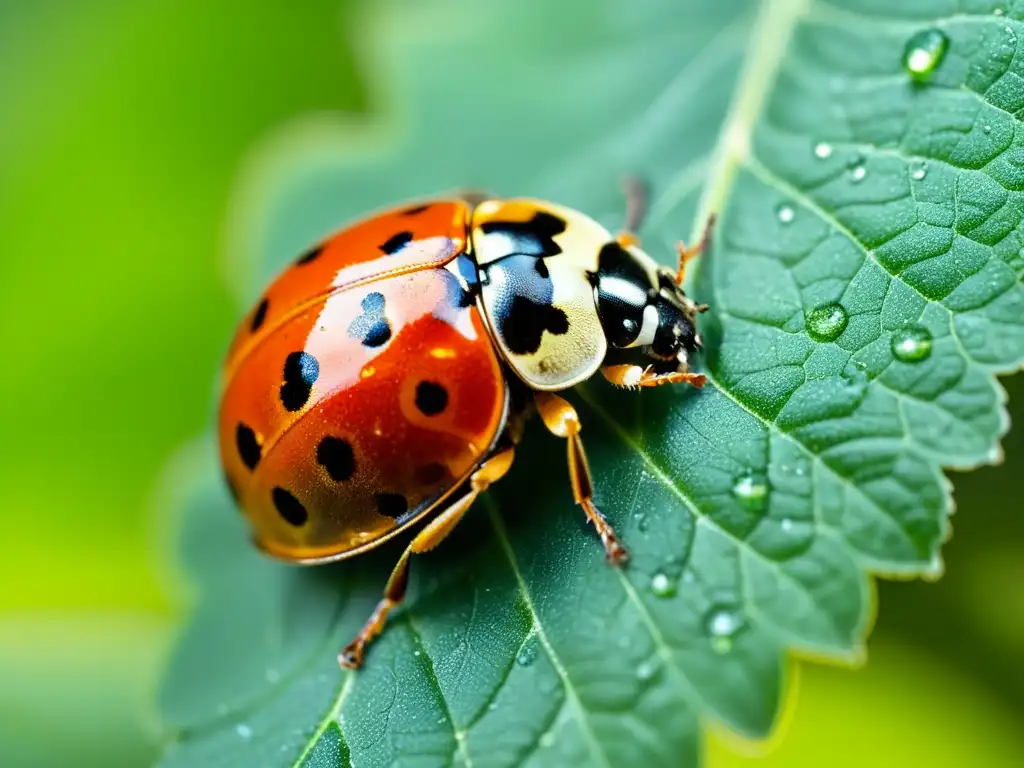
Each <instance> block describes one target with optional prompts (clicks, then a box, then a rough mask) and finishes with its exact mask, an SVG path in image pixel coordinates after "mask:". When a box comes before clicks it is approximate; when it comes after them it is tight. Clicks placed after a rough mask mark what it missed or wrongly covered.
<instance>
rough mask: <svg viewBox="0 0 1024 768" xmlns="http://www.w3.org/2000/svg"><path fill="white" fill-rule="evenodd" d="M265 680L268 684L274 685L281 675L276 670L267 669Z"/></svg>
mask: <svg viewBox="0 0 1024 768" xmlns="http://www.w3.org/2000/svg"><path fill="white" fill-rule="evenodd" d="M266 678H267V682H268V683H276V682H277V681H278V680H280V679H281V673H280V672H278V671H277V670H276V669H268V670H267V674H266Z"/></svg>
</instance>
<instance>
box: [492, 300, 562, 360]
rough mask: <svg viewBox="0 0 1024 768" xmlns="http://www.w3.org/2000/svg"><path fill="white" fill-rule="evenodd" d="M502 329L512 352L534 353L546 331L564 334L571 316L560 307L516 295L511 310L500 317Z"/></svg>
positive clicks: (520, 353) (500, 327) (504, 338)
mask: <svg viewBox="0 0 1024 768" xmlns="http://www.w3.org/2000/svg"><path fill="white" fill-rule="evenodd" d="M499 330H500V331H501V338H502V340H503V341H504V342H505V344H506V346H507V347H508V348H509V350H510V351H511V352H514V353H515V354H517V355H532V354H533V353H534V352H536V351H537V350H538V349H540V342H541V337H542V336H543V335H544V331H548V332H549V333H553V334H555V335H556V336H561V335H562V334H564V333H566V332H567V331H568V330H569V318H568V317H567V316H566V314H565V311H564V310H561V309H559V308H558V307H552V306H551V305H550V304H538V303H537V302H535V301H532V300H530V299H529V298H527V297H526V296H522V295H517V296H514V297H513V298H512V301H511V303H510V305H509V308H508V311H507V312H506V313H505V314H504V315H503V317H501V318H499Z"/></svg>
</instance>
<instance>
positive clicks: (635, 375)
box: [601, 365, 708, 389]
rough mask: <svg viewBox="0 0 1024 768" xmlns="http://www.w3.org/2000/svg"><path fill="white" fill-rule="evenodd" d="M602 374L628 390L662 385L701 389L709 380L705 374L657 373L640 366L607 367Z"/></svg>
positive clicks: (602, 370) (617, 385)
mask: <svg viewBox="0 0 1024 768" xmlns="http://www.w3.org/2000/svg"><path fill="white" fill-rule="evenodd" d="M601 374H602V375H603V376H604V377H605V378H606V379H608V381H610V382H611V383H612V384H614V385H615V386H616V387H624V388H626V389H632V388H634V387H637V388H640V387H658V386H661V385H662V384H689V385H690V386H692V387H696V388H697V389H700V388H701V387H703V386H704V385H705V384H706V383H707V380H708V379H707V376H705V375H704V374H703V373H689V372H683V371H669V372H668V373H655V372H654V370H653V369H652V368H650V367H647V368H641V367H640V366H639V365H606V366H604V368H602V369H601Z"/></svg>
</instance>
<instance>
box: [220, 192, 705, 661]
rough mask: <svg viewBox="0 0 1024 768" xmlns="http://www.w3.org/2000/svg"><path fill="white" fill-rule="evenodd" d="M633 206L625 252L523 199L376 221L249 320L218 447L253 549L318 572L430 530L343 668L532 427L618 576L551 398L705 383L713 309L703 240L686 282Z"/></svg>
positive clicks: (231, 367) (570, 417) (279, 290)
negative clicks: (692, 288) (697, 270)
mask: <svg viewBox="0 0 1024 768" xmlns="http://www.w3.org/2000/svg"><path fill="white" fill-rule="evenodd" d="M628 191H629V194H628V205H627V215H626V229H625V231H624V232H622V233H620V234H619V235H618V236H616V237H613V236H612V235H610V234H609V233H608V231H607V230H605V229H604V228H603V227H602V226H601V225H599V224H598V223H597V222H595V221H594V220H593V219H591V218H589V217H588V216H585V215H584V214H582V213H579V212H578V211H574V210H571V209H569V208H565V207H563V206H559V205H555V204H552V203H548V202H543V201H540V200H530V199H510V200H500V199H478V198H474V197H472V196H470V195H466V196H464V197H463V198H460V199H450V200H435V201H430V202H426V203H423V204H417V205H415V206H411V207H407V208H402V209H394V210H390V211H387V212H384V213H381V214H378V215H375V216H371V217H369V218H366V219H364V220H362V221H360V222H358V223H356V224H353V225H352V226H350V227H348V228H346V229H343V230H341V231H340V232H338V233H336V234H334V235H333V236H331V237H329V238H327V239H326V240H324V241H323V242H321V243H320V244H318V245H316V246H314V247H313V248H311V249H310V250H309V251H307V252H306V253H304V254H303V255H302V256H301V257H299V258H298V260H296V261H295V262H294V263H293V264H292V265H291V266H289V267H288V268H287V269H286V270H285V271H284V272H283V273H282V274H281V275H280V276H279V277H278V278H277V279H276V280H275V281H274V282H273V283H272V284H271V285H270V287H269V288H268V289H267V291H266V293H265V294H264V295H263V298H262V299H260V301H259V302H258V303H257V304H256V306H255V307H254V308H253V310H252V311H251V312H250V313H249V314H248V315H247V316H246V318H245V319H244V321H243V322H242V324H241V326H240V328H239V329H238V331H237V332H236V334H235V337H234V340H233V341H232V344H231V347H230V349H229V352H228V356H227V361H226V364H225V370H224V387H223V394H222V399H221V405H220V414H219V427H218V436H219V442H220V455H221V461H222V463H223V468H224V472H225V475H226V478H227V482H228V485H229V487H230V489H231V491H232V493H233V495H234V497H235V499H236V500H237V502H238V504H239V505H240V506H241V507H242V509H243V510H244V511H245V514H246V516H247V518H248V520H249V522H250V523H251V525H252V527H253V529H254V531H255V540H256V543H257V545H258V546H259V547H260V548H261V549H263V550H264V551H266V552H267V553H269V554H270V555H273V556H276V557H279V558H282V559H284V560H288V561H291V562H298V563H324V562H330V561H334V560H340V559H343V558H346V557H351V556H352V555H356V554H358V553H360V552H365V551H366V550H368V549H371V548H373V547H375V546H377V545H378V544H380V543H382V542H384V541H386V540H387V539H390V538H391V537H392V536H394V535H395V534H397V533H399V532H400V531H402V530H404V529H406V528H408V527H409V526H411V525H412V524H413V523H416V522H418V521H423V520H426V519H427V518H429V521H428V522H427V523H426V525H425V526H424V527H423V528H422V529H421V530H420V531H419V533H417V534H416V536H415V538H413V540H412V542H411V543H410V544H409V546H408V547H407V548H406V550H405V552H404V553H403V554H402V556H401V558H400V559H399V561H398V563H397V565H396V566H395V568H394V571H393V572H392V574H391V578H390V579H389V580H388V583H387V586H386V588H385V591H384V598H383V599H382V600H381V601H380V602H379V603H378V605H377V608H376V610H375V611H374V612H373V615H372V616H371V617H370V618H369V620H368V621H367V623H366V625H365V626H364V627H363V629H362V631H361V632H360V633H359V635H358V636H357V637H356V638H355V640H353V641H352V642H351V643H350V644H349V645H348V647H346V648H345V649H344V650H343V651H342V652H341V654H340V655H339V657H338V659H339V662H340V663H341V664H342V665H343V666H345V667H349V668H355V667H358V666H359V665H360V664H361V663H362V659H363V653H364V650H365V648H366V645H367V643H369V642H370V641H371V640H372V639H373V638H374V637H375V636H377V635H378V634H379V633H380V632H381V631H382V629H383V628H384V624H385V622H386V620H387V617H388V614H389V613H390V612H391V611H392V610H393V609H394V608H395V606H397V605H398V604H399V603H400V602H401V601H402V597H403V595H404V593H405V588H406V584H407V581H408V570H409V559H410V557H411V556H412V555H413V554H415V553H420V552H426V551H427V550H430V549H433V548H434V547H435V546H437V544H438V543H440V542H441V540H442V539H443V538H444V537H445V536H446V535H447V534H448V533H449V532H450V531H451V530H452V529H453V528H454V527H455V525H456V524H457V523H458V522H459V520H460V519H462V517H463V515H465V513H466V511H467V510H468V509H469V508H470V506H471V505H472V504H473V502H474V500H475V499H476V498H477V496H479V495H480V494H481V493H482V492H483V491H484V490H485V489H486V488H487V487H488V486H489V485H491V484H492V483H494V482H495V481H497V480H498V479H500V478H501V477H502V476H503V475H505V473H506V472H508V470H509V467H510V466H511V465H512V457H513V452H514V446H515V445H516V444H517V443H518V441H519V438H520V435H521V431H522V424H523V422H524V420H525V419H526V418H527V417H528V416H529V415H531V414H532V413H534V412H536V413H538V414H539V415H540V417H541V419H542V420H543V422H544V424H545V426H546V427H547V428H548V429H549V430H550V431H551V432H552V433H553V434H555V435H557V436H558V437H561V438H564V439H565V440H566V441H567V445H568V464H569V480H570V483H571V485H572V492H573V496H574V498H575V499H576V503H577V504H579V505H580V506H581V507H582V508H583V511H584V512H585V513H586V515H587V518H588V519H589V520H590V522H591V523H593V524H594V527H595V528H596V529H597V532H598V534H599V535H600V537H601V541H602V543H603V544H604V548H605V552H606V553H607V556H608V559H609V560H610V561H611V562H612V563H615V564H620V563H623V562H624V561H625V560H626V550H625V549H624V548H623V546H622V544H621V543H620V542H619V539H618V538H617V537H616V535H615V532H614V531H613V530H612V528H611V526H610V525H609V524H608V522H607V521H606V520H605V519H604V517H603V516H602V515H601V513H600V511H599V510H598V509H597V507H596V506H595V505H594V502H593V499H592V495H593V481H592V479H591V475H590V469H589V467H588V465H587V459H586V455H585V454H584V451H583V443H582V442H581V440H580V420H579V417H578V416H577V415H576V411H575V410H574V409H573V407H572V405H570V404H569V403H568V402H567V401H566V400H565V399H563V398H562V397H559V396H558V395H557V394H555V393H556V392H558V391H560V390H564V389H568V388H569V387H572V386H574V385H576V384H579V383H580V382H582V381H584V380H585V379H588V378H590V377H591V376H592V375H593V374H594V373H596V372H597V371H599V370H600V371H601V373H602V374H603V375H604V376H605V378H606V379H608V380H609V381H610V382H611V383H612V384H614V385H616V386H620V387H629V388H634V387H637V388H639V387H651V386H656V385H659V384H668V383H677V382H685V383H688V384H691V385H693V386H695V387H701V386H703V385H704V381H705V378H704V376H702V375H700V374H696V373H690V371H689V356H690V355H691V354H693V353H694V351H695V350H696V349H697V348H698V347H699V346H700V343H701V342H700V336H699V334H698V333H697V330H696V328H695V324H694V320H695V318H696V315H697V313H699V312H702V311H704V310H705V309H706V308H707V307H706V306H703V305H697V304H695V303H694V302H693V301H692V300H691V299H690V298H689V297H687V296H686V294H685V293H684V292H683V290H682V288H681V286H682V282H683V275H684V271H685V267H686V262H687V261H688V260H689V259H690V258H691V257H693V256H695V255H696V254H697V253H699V252H700V251H701V250H702V249H703V248H704V246H705V244H706V241H707V237H708V235H707V231H706V232H705V235H704V239H703V240H702V242H701V243H700V244H699V245H698V246H697V247H695V248H686V247H684V246H683V245H682V243H680V244H679V245H678V246H677V247H678V251H679V267H678V270H677V271H672V270H668V269H665V268H663V267H660V266H658V265H657V264H656V263H655V262H654V261H653V259H651V258H650V257H649V256H648V255H647V254H646V253H644V252H643V251H642V250H640V247H639V240H638V238H637V236H636V235H635V234H634V233H635V231H636V229H637V227H638V224H639V221H640V218H641V216H642V213H643V208H644V205H643V201H644V196H643V194H642V192H643V190H642V188H641V187H639V185H636V184H634V185H631V186H630V187H629V188H628ZM710 225H711V222H710V221H709V223H708V230H710Z"/></svg>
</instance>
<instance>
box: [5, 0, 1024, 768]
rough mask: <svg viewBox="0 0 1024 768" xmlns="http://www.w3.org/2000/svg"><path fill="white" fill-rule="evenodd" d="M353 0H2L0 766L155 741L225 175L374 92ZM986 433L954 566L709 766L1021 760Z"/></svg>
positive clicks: (1005, 494)
mask: <svg viewBox="0 0 1024 768" xmlns="http://www.w3.org/2000/svg"><path fill="white" fill-rule="evenodd" d="M364 1H365V2H372V0H364ZM355 5H356V3H355V1H354V0H352V1H350V2H340V0H305V2H303V3H298V4H297V3H289V4H283V3H280V2H276V1H275V0H248V1H247V2H241V0H221V1H220V2H216V3H210V2H205V1H203V0H173V1H172V0H90V1H89V2H84V1H82V0H36V1H35V2H28V1H27V0H26V2H5V3H2V4H0V94H2V104H3V106H2V107H0V117H2V119H0V224H2V227H3V230H2V231H3V238H2V243H3V245H2V246H0V247H2V251H0V329H2V331H0V333H2V339H3V350H4V352H5V355H6V363H5V366H4V367H5V370H6V371H7V372H8V373H7V375H5V376H3V377H2V378H0V419H2V424H3V436H4V438H5V439H4V440H3V441H2V442H0V494H2V507H0V508H2V510H3V523H4V536H3V545H2V546H3V551H2V557H0V681H2V682H0V765H4V766H34V765H47V766H48V765H71V764H73V765H79V766H81V765H100V766H120V765H125V766H136V765H148V764H150V763H152V761H153V760H154V759H155V756H156V755H157V753H158V751H157V750H158V746H157V745H158V741H159V734H158V732H157V725H156V722H155V716H154V714H153V712H152V710H153V708H152V705H151V698H152V692H153V689H154V687H155V684H156V680H157V679H158V676H159V673H160V667H161V664H162V660H163V658H164V654H165V652H166V649H167V647H168V644H169V643H170V642H172V641H173V637H174V632H175V627H176V624H177V622H178V621H180V619H181V616H182V612H183V610H184V608H185V602H184V601H183V600H182V599H181V597H180V590H179V589H178V588H177V585H176V581H175V574H174V569H173V560H172V556H171V555H172V553H170V552H168V551H167V547H166V538H167V536H166V526H167V524H168V521H167V520H165V519H164V518H163V516H162V515H161V512H160V505H159V504H158V503H156V501H157V499H156V496H157V494H156V491H155V490H154V489H155V484H156V482H157V478H158V476H159V474H160V471H161V468H162V467H163V466H164V465H165V464H166V462H167V461H168V459H169V457H170V456H171V455H172V454H173V453H174V452H175V450H176V449H177V448H178V447H179V446H181V444H182V443H183V442H184V441H186V440H188V439H190V438H192V437H193V436H195V435H196V434H198V433H200V432H201V431H202V430H203V429H204V427H205V426H206V424H207V423H208V420H209V416H210V413H211V410H212V392H213V379H214V376H215V372H216V369H217V366H218V363H219V357H220V354H221V352H222V350H223V348H224V346H225V343H226V339H227V337H228V334H229V333H230V331H231V326H232V324H233V320H234V314H235V310H234V309H233V306H232V303H231V301H230V300H229V297H228V294H227V291H226V289H225V287H224V283H223V280H222V271H223V265H222V250H223V249H222V242H223V239H224V222H225V216H226V213H227V210H228V204H229V199H230V196H231V192H232V186H233V183H234V181H235V180H236V179H237V174H238V172H239V170H240V168H241V167H242V166H243V163H244V161H245V158H246V156H247V154H248V153H249V152H251V151H252V149H253V147H254V145H255V144H256V143H257V142H258V141H259V140H260V139H263V138H266V137H267V136H268V135H270V134H271V133H272V132H273V130H274V129H275V128H277V127H279V126H281V125H282V124H283V123H285V122H286V121H288V120H289V119H290V118H294V117H297V116H300V115H304V114H308V113H309V112H311V111H317V110H334V111H337V110H345V111H352V112H366V111H371V110H372V107H373V103H372V100H368V98H367V96H366V93H365V85H364V83H365V76H366V74H367V73H364V72H361V71H360V69H359V66H358V63H357V61H356V58H355V55H354V53H353V43H354V42H357V41H358V34H357V30H358V23H357V19H358V13H357V12H358V8H356V7H354V6H355ZM370 74H372V73H370ZM1005 383H1006V384H1007V386H1008V388H1009V389H1010V394H1011V410H1012V411H1013V412H1015V416H1016V420H1017V421H1020V420H1024V383H1022V382H1021V381H1019V380H1009V381H1007V382H1005ZM1014 390H1016V393H1015V392H1014ZM1015 395H1016V397H1014V396H1015ZM1004 447H1005V449H1006V455H1007V459H1006V465H1004V466H1002V467H998V468H985V469H982V470H980V471H978V472H975V473H971V474H962V475H955V476H954V477H953V480H954V483H955V487H956V496H957V505H958V510H959V511H958V514H957V516H956V517H955V518H954V528H955V537H954V539H953V540H952V542H951V543H950V544H949V545H948V546H947V548H946V550H945V555H946V558H945V559H946V564H947V574H948V575H947V576H946V577H945V578H944V579H943V580H942V581H940V582H939V583H937V584H924V583H920V582H910V583H897V584H883V585H881V587H880V589H879V592H880V618H879V622H878V626H877V629H876V631H875V634H874V636H873V638H872V641H871V643H870V651H871V662H870V664H869V666H868V667H867V668H866V669H865V670H862V671H859V672H849V671H845V670H837V669H830V668H823V667H818V666H812V665H808V666H805V667H804V668H803V671H802V673H801V675H800V684H799V686H798V687H799V688H800V696H799V697H798V699H797V701H796V703H795V704H794V705H793V709H792V711H791V713H790V725H789V728H788V730H787V733H786V735H785V739H784V740H783V742H782V743H781V744H780V745H779V746H778V747H777V749H775V751H773V752H772V753H771V754H770V755H769V756H768V757H766V758H761V757H756V756H746V757H744V756H741V755H739V754H737V752H736V750H737V749H739V748H740V747H739V746H738V745H735V744H732V743H729V744H726V742H725V741H723V740H721V739H715V740H714V742H713V744H712V746H711V753H712V757H711V760H710V764H711V765H712V766H718V767H719V768H721V767H724V766H734V765H748V766H757V765H764V766H804V765H807V766H811V765H826V764H827V765H832V766H856V765H871V766H905V765H925V764H927V765H929V766H946V765H949V766H954V765H957V766H959V765H965V764H970V765H980V766H1003V765H1006V766H1011V765H1019V760H1020V758H1019V756H1020V755H1021V754H1022V753H1024V735H1021V734H1022V732H1024V728H1021V726H1022V725H1024V556H1022V555H1024V504H1022V502H1021V501H1020V498H1021V496H1020V490H1019V488H1018V487H1017V485H1018V484H1017V482H1016V478H1017V477H1020V476H1021V475H1022V473H1024V438H1022V436H1021V434H1020V433H1017V434H1013V433H1011V435H1010V436H1009V437H1008V438H1007V440H1006V441H1005V443H1004ZM741 751H743V750H742V749H741Z"/></svg>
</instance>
